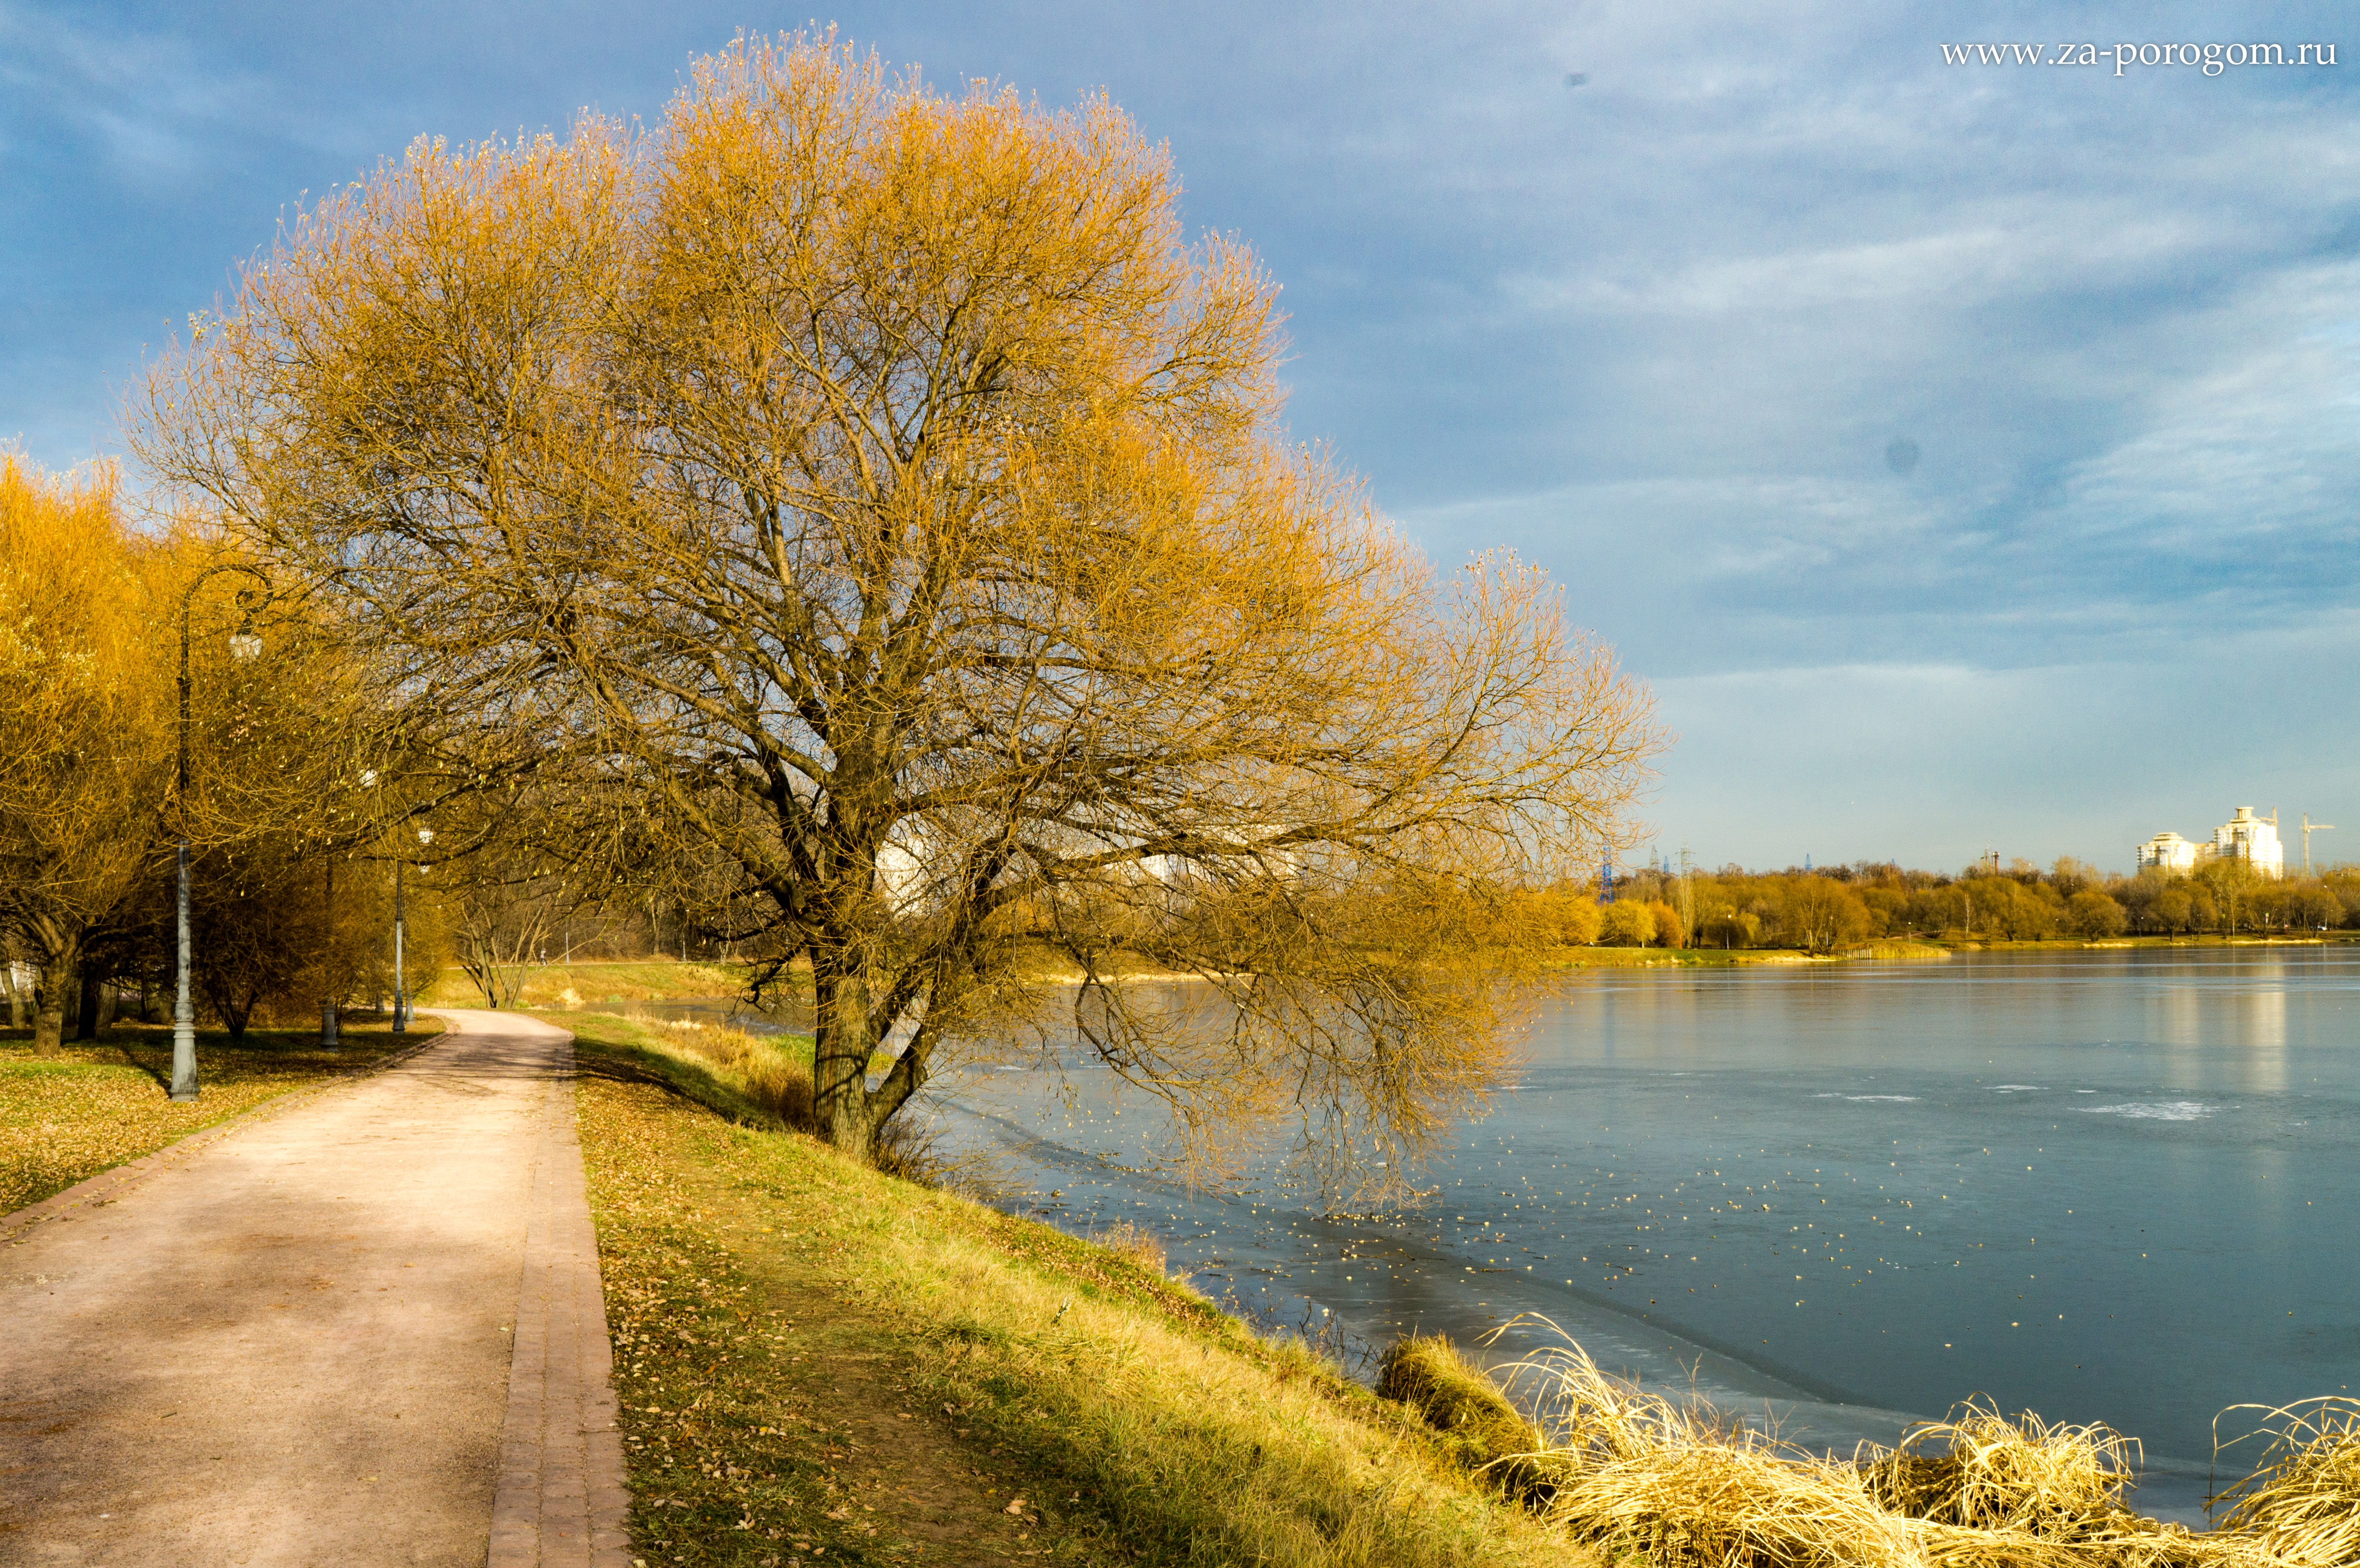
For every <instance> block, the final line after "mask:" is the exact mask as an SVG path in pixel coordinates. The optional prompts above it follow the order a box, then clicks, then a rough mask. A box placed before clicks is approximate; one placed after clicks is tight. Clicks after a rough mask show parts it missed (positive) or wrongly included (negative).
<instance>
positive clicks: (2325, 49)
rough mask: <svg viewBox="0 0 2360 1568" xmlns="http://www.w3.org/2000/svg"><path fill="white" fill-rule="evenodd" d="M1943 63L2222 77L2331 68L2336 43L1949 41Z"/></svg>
mask: <svg viewBox="0 0 2360 1568" xmlns="http://www.w3.org/2000/svg"><path fill="white" fill-rule="evenodd" d="M1942 63H1943V64H1944V65H2038V66H2052V65H2057V66H2098V65H2111V66H2113V67H2114V74H2115V75H2116V76H2120V75H2122V74H2123V73H2124V72H2125V71H2130V70H2131V69H2133V68H2134V67H2137V66H2155V67H2163V66H2176V67H2186V68H2192V69H2194V70H2197V71H2202V72H2203V73H2204V74H2205V75H2207V76H2218V75H2220V74H2221V73H2222V72H2223V71H2227V70H2230V69H2231V68H2233V67H2235V68H2244V67H2247V66H2256V65H2265V66H2267V65H2291V66H2312V67H2317V66H2328V65H2333V64H2334V63H2335V46H2334V45H2333V44H2070V43H2068V44H1944V45H1943V46H1942Z"/></svg>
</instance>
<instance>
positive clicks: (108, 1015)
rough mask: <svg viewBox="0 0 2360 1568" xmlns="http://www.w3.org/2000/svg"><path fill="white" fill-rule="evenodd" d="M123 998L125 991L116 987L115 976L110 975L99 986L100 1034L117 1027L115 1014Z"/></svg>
mask: <svg viewBox="0 0 2360 1568" xmlns="http://www.w3.org/2000/svg"><path fill="white" fill-rule="evenodd" d="M122 998H123V993H122V992H121V991H120V990H119V989H117V988H116V985H115V979H114V977H113V976H112V975H110V976H108V978H107V981H106V983H105V984H104V985H101V986H100V987H99V988H98V1032H99V1033H100V1034H102V1035H104V1034H106V1033H107V1032H109V1031H110V1030H112V1029H114V1028H115V1011H116V1008H117V1007H118V1005H119V1004H120V1003H121V1001H122Z"/></svg>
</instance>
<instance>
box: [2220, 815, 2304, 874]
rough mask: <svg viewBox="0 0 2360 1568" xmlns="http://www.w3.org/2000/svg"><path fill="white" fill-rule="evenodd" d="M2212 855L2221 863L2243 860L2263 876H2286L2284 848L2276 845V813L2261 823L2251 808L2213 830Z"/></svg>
mask: <svg viewBox="0 0 2360 1568" xmlns="http://www.w3.org/2000/svg"><path fill="white" fill-rule="evenodd" d="M2212 854H2213V855H2214V856H2215V857H2217V858H2219V859H2222V860H2242V861H2244V862H2245V864H2246V865H2248V866H2252V867H2253V868H2254V869H2255V870H2256V871H2258V872H2260V873H2261V874H2262V875H2263V876H2265V877H2283V876H2285V875H2286V846H2285V845H2284V844H2280V843H2278V812H2276V811H2272V812H2271V813H2270V815H2269V820H2268V821H2267V822H2264V821H2263V820H2262V819H2261V818H2259V817H2257V816H2256V815H2254V808H2253V807H2251V806H2240V807H2238V808H2237V814H2236V815H2235V816H2234V817H2232V818H2230V819H2229V820H2228V821H2227V822H2223V823H2222V824H2221V825H2220V826H2219V827H2217V828H2214V829H2213V830H2212Z"/></svg>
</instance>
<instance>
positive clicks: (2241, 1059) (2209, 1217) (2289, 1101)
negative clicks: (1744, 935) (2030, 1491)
mask: <svg viewBox="0 0 2360 1568" xmlns="http://www.w3.org/2000/svg"><path fill="white" fill-rule="evenodd" d="M2355 997H2360V953H2353V952H2351V951H2348V950H2344V949H2334V948H2309V947H2278V948H2236V949H2224V948H2182V949H2168V950H2157V949H2135V950H2120V951H2106V952H2090V953H2034V954H2020V955H2019V954H1962V955H1960V956H1959V957H1957V958H1954V959H1953V960H1951V961H1950V962H1949V963H1947V964H1912V965H1891V966H1886V965H1870V964H1841V965H1811V966H1790V967H1763V968H1744V969H1734V970H1690V971H1681V970H1668V969H1666V970H1649V971H1628V970H1620V971H1616V970H1610V971H1592V972H1589V973H1586V974H1583V975H1577V976H1575V977H1573V978H1571V979H1569V980H1568V981H1567V982H1565V983H1564V984H1563V985H1560V986H1558V987H1557V988H1556V989H1555V990H1553V991H1552V993H1551V994H1550V996H1549V997H1548V998H1547V1001H1546V1005H1545V1007H1544V1009H1543V1013H1542V1017H1541V1021H1540V1024H1539V1027H1538V1028H1537V1029H1536V1030H1535V1034H1534V1036H1533V1038H1532V1039H1531V1040H1530V1041H1529V1043H1528V1049H1527V1051H1526V1053H1525V1065H1524V1069H1523V1070H1522V1072H1521V1073H1518V1074H1517V1075H1515V1077H1514V1079H1513V1082H1512V1083H1511V1085H1510V1086H1509V1087H1508V1088H1507V1089H1506V1091H1505V1092H1504V1093H1502V1094H1500V1095H1499V1096H1498V1098H1497V1100H1496V1101H1495V1103H1494V1105H1493V1108H1492V1111H1491V1115H1490V1116H1487V1117H1486V1118H1484V1119H1483V1120H1481V1121H1479V1122H1477V1123H1475V1124H1473V1125H1471V1126H1470V1127H1466V1128H1465V1129H1464V1130H1463V1131H1462V1132H1461V1133H1460V1135H1459V1137H1458V1138H1457V1139H1456V1141H1455V1143H1454V1144H1453V1145H1452V1147H1450V1148H1448V1149H1446V1150H1444V1151H1443V1152H1442V1154H1441V1156H1440V1158H1438V1159H1437V1160H1436V1161H1435V1162H1434V1164H1433V1165H1432V1166H1431V1167H1430V1168H1428V1170H1427V1171H1426V1172H1425V1173H1424V1176H1423V1179H1422V1181H1421V1185H1423V1186H1427V1187H1431V1188H1434V1189H1436V1191H1435V1195H1434V1197H1433V1198H1432V1200H1431V1201H1429V1202H1427V1203H1425V1204H1423V1205H1421V1206H1419V1207H1417V1208H1415V1209H1413V1210H1412V1211H1410V1212H1408V1213H1405V1214H1392V1215H1388V1216H1383V1217H1381V1218H1376V1219H1349V1218H1339V1217H1336V1216H1332V1215H1327V1214H1321V1213H1320V1212H1318V1211H1319V1209H1320V1207H1321V1205H1320V1204H1319V1203H1318V1202H1317V1199H1316V1197H1315V1196H1314V1195H1313V1194H1311V1193H1308V1192H1304V1191H1302V1190H1300V1189H1299V1188H1296V1187H1292V1186H1290V1185H1288V1184H1287V1183H1285V1182H1284V1181H1280V1180H1277V1179H1275V1178H1274V1177H1273V1176H1272V1175H1270V1174H1268V1173H1264V1174H1263V1175H1262V1176H1261V1177H1260V1178H1258V1179H1255V1180H1252V1181H1249V1183H1248V1184H1247V1185H1246V1186H1244V1187H1243V1188H1241V1189H1239V1190H1236V1191H1232V1192H1225V1193H1218V1194H1203V1193H1192V1192H1188V1191H1187V1190H1186V1189H1185V1187H1183V1186H1181V1185H1179V1184H1177V1183H1175V1182H1173V1181H1167V1180H1164V1179H1163V1178H1162V1177H1161V1176H1159V1174H1158V1173H1157V1171H1156V1169H1155V1166H1154V1164H1153V1160H1152V1159H1151V1158H1150V1157H1149V1153H1150V1150H1151V1149H1152V1148H1153V1145H1154V1143H1155V1141H1156V1138H1157V1135H1158V1133H1159V1131H1160V1123H1159V1119H1158V1118H1157V1117H1155V1116H1153V1113H1152V1111H1151V1109H1150V1107H1148V1106H1146V1105H1142V1104H1141V1103H1140V1102H1139V1101H1138V1100H1137V1098H1136V1097H1135V1096H1134V1097H1132V1098H1131V1099H1128V1100H1126V1099H1123V1098H1120V1097H1119V1096H1117V1095H1116V1094H1114V1093H1112V1091H1111V1087H1110V1084H1109V1081H1108V1080H1107V1079H1105V1078H1104V1077H1103V1075H1098V1076H1093V1075H1092V1074H1090V1073H1087V1072H1080V1073H1075V1074H1074V1075H1073V1076H1072V1078H1071V1084H1072V1093H1071V1094H1068V1095H1065V1096H1062V1097H1061V1096H1059V1095H1058V1094H1054V1093H1052V1092H1051V1091H1050V1088H1049V1086H1048V1083H1047V1076H1048V1075H1046V1074H1043V1073H1039V1072H1037V1071H1032V1070H1027V1069H1025V1068H1024V1067H1023V1064H1022V1063H1020V1062H1016V1061H1014V1060H1011V1061H1010V1062H1004V1063H997V1064H993V1063H984V1064H978V1065H977V1066H975V1067H973V1068H971V1069H969V1070H967V1071H965V1072H963V1073H958V1074H955V1075H953V1076H951V1077H950V1078H949V1079H947V1080H946V1081H945V1083H944V1084H943V1092H942V1094H940V1095H939V1097H938V1098H937V1100H936V1102H935V1104H936V1114H937V1115H938V1116H940V1117H941V1118H942V1119H943V1122H944V1125H945V1128H946V1130H947V1131H948V1132H949V1133H950V1135H951V1136H952V1138H954V1139H955V1140H956V1141H957V1142H959V1143H962V1144H964V1145H966V1146H967V1147H970V1148H973V1149H979V1150H989V1151H990V1152H991V1154H992V1155H993V1156H994V1157H995V1159H996V1160H997V1162H998V1163H999V1165H1000V1169H1001V1170H1002V1171H1003V1172H1005V1173H1006V1174H1007V1175H1008V1176H1009V1178H1010V1179H1011V1185H1012V1192H1014V1194H1015V1195H1014V1196H1013V1197H1012V1198H1011V1206H1014V1207H1017V1208H1020V1209H1024V1210H1027V1211H1029V1212H1032V1213H1035V1214H1039V1215H1040V1216H1041V1217H1043V1218H1046V1219H1049V1220H1051V1221H1053V1222H1054V1223H1056V1224H1059V1225H1064V1226H1065V1227H1067V1228H1069V1229H1073V1230H1077V1231H1088V1230H1092V1229H1097V1228H1101V1227H1103V1226H1105V1225H1110V1224H1113V1223H1116V1222H1118V1221H1125V1220H1127V1221H1131V1222H1132V1223H1135V1224H1139V1225H1143V1226H1145V1227H1147V1228H1150V1229H1153V1230H1154V1231H1156V1232H1158V1233H1159V1234H1161V1235H1162V1236H1164V1237H1165V1239H1166V1240H1167V1242H1168V1243H1169V1245H1170V1247H1171V1252H1172V1258H1173V1261H1174V1263H1175V1266H1177V1267H1180V1268H1183V1269H1186V1270H1187V1271H1188V1272H1189V1273H1190V1274H1192V1275H1193V1276H1194V1277H1195V1279H1196V1281H1197V1283H1198V1284H1199V1285H1200V1286H1201V1287H1204V1288H1206V1289H1207V1290H1210V1291H1211V1293H1213V1294H1214V1295H1216V1296H1220V1295H1222V1294H1224V1293H1229V1294H1234V1295H1236V1296H1237V1297H1238V1298H1239V1299H1240V1301H1246V1302H1249V1303H1252V1304H1254V1305H1256V1306H1258V1307H1260V1308H1262V1310H1265V1311H1268V1312H1274V1313H1275V1314H1276V1315H1278V1316H1280V1317H1283V1318H1288V1319H1290V1320H1291V1319H1293V1318H1295V1317H1296V1316H1298V1315H1300V1314H1302V1313H1304V1312H1310V1313H1313V1314H1317V1313H1318V1312H1321V1311H1323V1310H1324V1311H1325V1312H1332V1313H1334V1314H1338V1315H1339V1316H1340V1317H1341V1319H1342V1320H1343V1322H1344V1323H1345V1324H1346V1325H1347V1326H1348V1328H1349V1329H1350V1330H1351V1331H1352V1332H1353V1333H1354V1334H1358V1335H1360V1336H1362V1337H1363V1338H1365V1339H1367V1340H1370V1341H1372V1342H1381V1341H1382V1340H1383V1339H1385V1338H1388V1337H1390V1336H1392V1335H1393V1334H1396V1333H1399V1332H1401V1331H1403V1330H1404V1329H1410V1328H1416V1327H1422V1328H1425V1329H1428V1330H1434V1329H1441V1330H1446V1331H1448V1332H1450V1333H1451V1334H1454V1335H1458V1336H1461V1337H1470V1336H1472V1335H1475V1334H1480V1333H1481V1332H1484V1331H1486V1330H1488V1329H1490V1328H1491V1327H1493V1326H1496V1325H1497V1324H1499V1323H1502V1322H1504V1321H1506V1320H1508V1319H1511V1318H1513V1317H1515V1316H1516V1315H1517V1314H1519V1313H1524V1312H1540V1313H1544V1314H1546V1315H1547V1316H1548V1317H1549V1318H1551V1319H1552V1320H1554V1321H1555V1322H1556V1323H1557V1324H1558V1325H1560V1327H1561V1328H1562V1329H1563V1330H1564V1331H1565V1332H1566V1333H1567V1334H1569V1335H1571V1336H1572V1337H1574V1338H1576V1339H1578V1340H1579V1342H1580V1343H1581V1344H1582V1345H1584V1346H1585V1347H1586V1348H1587V1349H1589V1350H1590V1353H1591V1354H1592V1355H1593V1356H1596V1357H1597V1358H1598V1359H1599V1361H1600V1362H1601V1365H1603V1366H1605V1367H1607V1368H1608V1369H1609V1370H1611V1371H1617V1372H1621V1373H1623V1374H1625V1375H1628V1376H1631V1377H1636V1378H1639V1379H1640V1380H1642V1381H1643V1382H1645V1383H1648V1384H1650V1385H1652V1386H1655V1387H1658V1388H1682V1389H1685V1388H1696V1389H1698V1390H1699V1392H1701V1393H1704V1394H1705V1395H1707V1396H1709V1397H1710V1398H1713V1399H1717V1400H1719V1401H1721V1402H1723V1403H1725V1404H1732V1405H1741V1406H1743V1405H1754V1406H1761V1407H1765V1408H1767V1409H1768V1410H1771V1411H1772V1412H1774V1413H1775V1414H1776V1415H1777V1417H1778V1418H1779V1419H1780V1420H1781V1421H1782V1422H1784V1423H1785V1425H1786V1430H1787V1431H1788V1432H1789V1433H1790V1434H1800V1435H1803V1436H1804V1437H1806V1438H1807V1440H1808V1441H1812V1442H1820V1443H1832V1444H1836V1445H1839V1446H1842V1447H1846V1448H1848V1447H1849V1446H1850V1444H1851V1443H1852V1442H1853V1441H1854V1440H1856V1439H1857V1438H1859V1437H1862V1436H1868V1437H1873V1438H1877V1439H1881V1440H1884V1441H1890V1440H1891V1437H1892V1436H1893V1435H1894V1434H1895V1433H1896V1432H1898V1431H1899V1430H1900V1428H1901V1426H1902V1424H1903V1423H1904V1422H1905V1421H1907V1420H1909V1419H1912V1418H1916V1417H1920V1416H1928V1415H1939V1414H1941V1413H1942V1412H1943V1411H1944V1410H1947V1409H1948V1408H1949V1407H1950V1405H1951V1404H1952V1403H1953V1402H1954V1401H1956V1400H1958V1399H1963V1398H1965V1397H1966V1396H1968V1395H1970V1394H1976V1393H1980V1394H1983V1395H1987V1396H1989V1397H1991V1398H1993V1399H1996V1400H1998V1401H1999V1403H2000V1404H2001V1405H2002V1406H2003V1407H2004V1408H2005V1409H2007V1410H2021V1409H2027V1408H2028V1409H2032V1410H2038V1411H2039V1412H2040V1413H2041V1414H2042V1415H2044V1416H2046V1417H2048V1418H2049V1419H2050V1420H2064V1421H2105V1422H2107V1423H2108V1424H2110V1425H2112V1426H2114V1427H2115V1428H2117V1429H2118V1430H2121V1431H2123V1432H2127V1433H2130V1434H2132V1435H2134V1436H2136V1437H2139V1438H2141V1439H2143V1440H2144V1441H2145V1443H2146V1445H2147V1453H2148V1454H2149V1456H2150V1459H2151V1460H2155V1461H2157V1462H2158V1463H2156V1464H2154V1465H2152V1466H2151V1470H2152V1474H2151V1475H2149V1476H2148V1485H2147V1489H2146V1490H2145V1491H2144V1492H2143V1493H2142V1494H2141V1496H2140V1497H2139V1505H2140V1506H2141V1507H2142V1508H2147V1509H2149V1510H2151V1511H2161V1512H2164V1513H2166V1514H2168V1515H2180V1516H2181V1517H2187V1516H2189V1515H2191V1513H2192V1511H2193V1507H2194V1499H2195V1497H2196V1496H2197V1494H2198V1493H2200V1492H2201V1491H2202V1483H2203V1465H2204V1462H2205V1460H2206V1457H2207V1456H2208V1455H2209V1454H2211V1452H2212V1420H2213V1417H2214V1415H2215V1414H2216V1412H2219V1411H2220V1410H2223V1409H2224V1408H2225V1407H2227V1406H2230V1405H2233V1404H2237V1403H2240V1402H2244V1401H2261V1402H2264V1403H2267V1404H2278V1403H2282V1402H2285V1401H2288V1400H2290V1399H2300V1398H2304V1397H2307V1396H2310V1395H2315V1394H2333V1393H2345V1392H2349V1391H2350V1389H2351V1387H2352V1385H2354V1384H2355V1383H2360V1248H2355V1247H2354V1246H2353V1245H2352V1244H2351V1237H2350V1234H2349V1233H2350V1229H2351V1220H2352V1215H2353V1214H2354V1202H2355V1184H2360V1050H2355V1045H2360V1040H2356V1039H2355V1023H2360V1013H2355ZM995 1068H997V1069H998V1070H995ZM1544 1339H1545V1336H1540V1337H1533V1336H1526V1337H1523V1338H1517V1337H1513V1336H1512V1337H1511V1338H1510V1339H1509V1340H1508V1341H1506V1342H1504V1343H1503V1348H1504V1349H1507V1350H1509V1351H1512V1352H1513V1351H1518V1350H1523V1349H1529V1348H1531V1347H1533V1346H1534V1345H1537V1344H1539V1343H1543V1342H1544Z"/></svg>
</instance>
